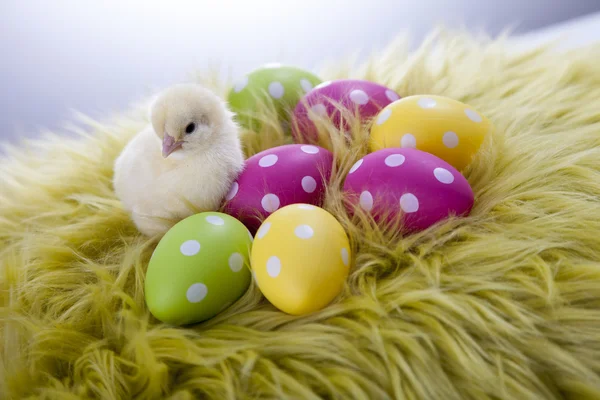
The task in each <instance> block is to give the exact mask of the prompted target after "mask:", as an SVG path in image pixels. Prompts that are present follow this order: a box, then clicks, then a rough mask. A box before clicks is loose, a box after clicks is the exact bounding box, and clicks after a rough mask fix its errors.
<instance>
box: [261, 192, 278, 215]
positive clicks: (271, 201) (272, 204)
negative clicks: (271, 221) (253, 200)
mask: <svg viewBox="0 0 600 400" xmlns="http://www.w3.org/2000/svg"><path fill="white" fill-rule="evenodd" d="M260 204H261V205H262V208H263V209H264V210H265V211H266V212H270V213H272V212H275V211H277V209H278V208H279V204H280V203H279V197H277V195H275V194H273V193H268V194H265V195H264V197H263V198H262V200H261V201H260Z"/></svg>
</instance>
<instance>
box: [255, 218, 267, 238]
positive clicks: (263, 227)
mask: <svg viewBox="0 0 600 400" xmlns="http://www.w3.org/2000/svg"><path fill="white" fill-rule="evenodd" d="M269 229H271V223H270V222H264V223H263V224H262V225H261V226H260V228H259V229H258V232H257V233H256V238H257V239H262V238H264V237H265V236H266V234H267V233H268V232H269Z"/></svg>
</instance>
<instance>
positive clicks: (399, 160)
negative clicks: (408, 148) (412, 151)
mask: <svg viewBox="0 0 600 400" xmlns="http://www.w3.org/2000/svg"><path fill="white" fill-rule="evenodd" d="M405 160H406V157H404V156H403V155H402V154H391V155H389V156H387V157H386V158H385V165H387V166H388V167H399V166H400V165H402V164H404V161H405Z"/></svg>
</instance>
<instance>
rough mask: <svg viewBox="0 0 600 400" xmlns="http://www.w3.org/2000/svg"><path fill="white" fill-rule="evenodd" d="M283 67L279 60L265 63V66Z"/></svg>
mask: <svg viewBox="0 0 600 400" xmlns="http://www.w3.org/2000/svg"><path fill="white" fill-rule="evenodd" d="M281 67H282V65H281V63H278V62H272V63H266V64H265V65H263V68H281Z"/></svg>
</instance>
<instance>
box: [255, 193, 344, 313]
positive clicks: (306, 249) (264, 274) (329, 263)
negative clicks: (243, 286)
mask: <svg viewBox="0 0 600 400" xmlns="http://www.w3.org/2000/svg"><path fill="white" fill-rule="evenodd" d="M251 260H252V271H253V273H254V275H255V279H256V282H257V284H258V287H259V288H260V290H261V292H262V293H263V294H264V295H265V297H266V298H267V299H268V300H269V301H270V302H271V304H273V305H274V306H275V307H277V308H279V309H280V310H281V311H284V312H286V313H288V314H293V315H301V314H307V313H311V312H314V311H317V310H320V309H321V308H323V307H325V306H326V305H327V304H329V303H330V302H331V301H332V300H333V299H334V298H335V297H336V296H337V295H338V294H339V293H340V292H341V291H342V288H343V286H344V282H345V281H346V278H347V276H348V271H349V267H350V260H351V254H350V243H349V242H348V236H347V235H346V232H345V231H344V228H343V227H342V226H341V225H340V223H339V222H338V221H337V220H336V219H335V217H334V216H333V215H331V214H330V213H328V212H327V211H325V210H323V209H322V208H318V207H315V206H312V205H308V204H294V205H290V206H287V207H283V208H282V209H280V210H278V211H277V212H275V213H273V214H272V215H271V216H269V217H268V218H267V219H266V220H265V222H264V223H263V224H262V225H261V227H260V229H259V230H258V232H257V234H256V238H255V241H254V245H253V247H252V254H251Z"/></svg>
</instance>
